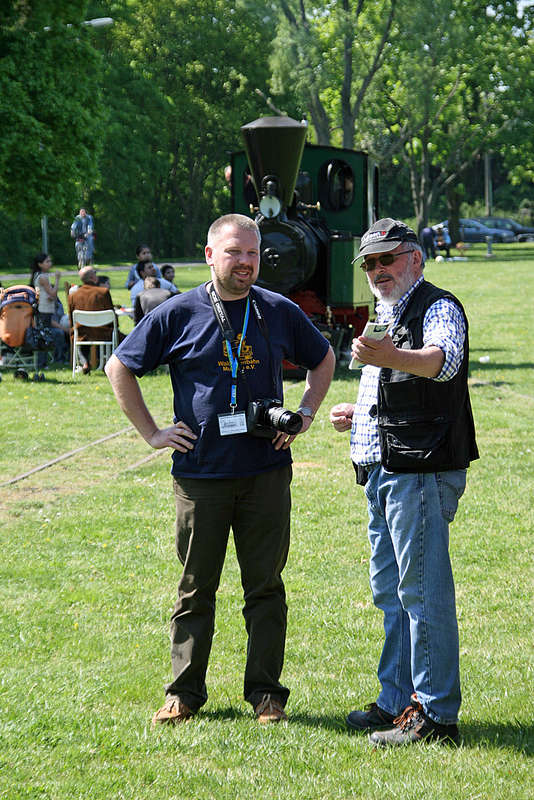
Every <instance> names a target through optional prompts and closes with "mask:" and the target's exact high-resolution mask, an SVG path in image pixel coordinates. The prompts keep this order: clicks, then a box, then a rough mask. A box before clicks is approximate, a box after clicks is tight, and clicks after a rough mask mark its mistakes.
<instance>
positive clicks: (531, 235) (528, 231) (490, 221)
mask: <svg viewBox="0 0 534 800" xmlns="http://www.w3.org/2000/svg"><path fill="white" fill-rule="evenodd" d="M476 219H477V220H478V221H479V222H481V223H482V224H483V225H487V226H488V227H490V228H498V229H499V230H501V231H512V233H513V234H514V236H515V240H516V242H534V228H528V227H526V226H525V225H521V224H520V223H519V222H516V221H515V219H510V218H509V217H476Z"/></svg>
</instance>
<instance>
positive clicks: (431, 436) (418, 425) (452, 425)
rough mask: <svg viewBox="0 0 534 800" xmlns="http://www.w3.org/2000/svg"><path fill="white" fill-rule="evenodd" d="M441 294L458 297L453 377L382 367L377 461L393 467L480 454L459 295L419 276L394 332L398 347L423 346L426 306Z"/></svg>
mask: <svg viewBox="0 0 534 800" xmlns="http://www.w3.org/2000/svg"><path fill="white" fill-rule="evenodd" d="M442 298H446V299H448V300H451V301H452V302H453V303H456V305H457V306H458V308H459V309H460V310H461V312H462V314H463V316H464V319H465V326H466V335H465V343H464V357H463V360H462V364H461V366H460V369H459V371H458V373H457V374H456V375H455V376H454V378H451V380H449V381H435V380H432V379H430V378H419V377H417V376H414V375H410V374H407V373H405V372H399V371H397V370H392V369H389V368H382V369H381V370H380V376H379V384H378V404H377V416H378V420H377V421H378V433H379V438H380V451H381V463H382V466H383V467H385V469H387V470H390V471H391V472H441V471H444V470H449V469H465V468H466V467H468V466H469V462H470V461H473V460H475V459H476V458H478V449H477V445H476V441H475V425H474V422H473V413H472V411H471V401H470V399H469V390H468V387H467V373H468V366H469V339H468V325H467V317H466V316H465V311H464V309H463V307H462V304H461V303H460V301H459V300H458V299H457V298H456V297H454V295H452V294H450V293H449V292H446V291H443V289H439V288H438V287H437V286H433V284H431V283H428V282H427V281H423V282H422V283H421V285H420V286H419V287H418V288H417V289H416V290H415V292H414V293H413V295H412V297H411V298H410V300H409V302H408V305H407V306H406V309H405V310H404V313H403V315H402V317H401V318H400V320H399V322H398V324H397V326H396V327H395V329H394V331H393V333H392V338H393V342H394V344H395V346H396V347H400V348H404V349H409V350H419V349H420V348H422V347H423V318H424V316H425V312H426V311H427V309H428V308H429V307H430V306H431V305H432V303H435V302H436V300H440V299H442Z"/></svg>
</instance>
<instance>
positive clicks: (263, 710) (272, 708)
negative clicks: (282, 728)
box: [254, 694, 287, 725]
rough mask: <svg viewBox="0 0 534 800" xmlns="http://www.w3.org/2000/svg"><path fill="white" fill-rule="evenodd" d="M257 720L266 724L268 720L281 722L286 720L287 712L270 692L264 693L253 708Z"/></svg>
mask: <svg viewBox="0 0 534 800" xmlns="http://www.w3.org/2000/svg"><path fill="white" fill-rule="evenodd" d="M254 711H255V713H256V717H257V719H258V722H260V723H261V724H262V725H266V724H267V723H269V722H282V721H283V720H287V714H286V713H285V711H284V707H283V705H282V704H281V703H280V701H279V700H275V699H274V697H272V695H270V694H264V695H263V698H262V700H261V703H258V705H257V706H256V708H255V709H254Z"/></svg>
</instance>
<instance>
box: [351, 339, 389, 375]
mask: <svg viewBox="0 0 534 800" xmlns="http://www.w3.org/2000/svg"><path fill="white" fill-rule="evenodd" d="M397 352H398V351H397V348H396V347H395V345H394V344H393V340H392V338H391V336H390V335H389V334H386V335H385V336H384V338H383V339H369V338H367V336H358V338H357V339H353V340H352V349H351V355H352V357H353V358H355V359H357V360H358V361H362V362H363V363H364V364H372V365H373V366H375V367H393V365H394V361H395V356H396V355H397Z"/></svg>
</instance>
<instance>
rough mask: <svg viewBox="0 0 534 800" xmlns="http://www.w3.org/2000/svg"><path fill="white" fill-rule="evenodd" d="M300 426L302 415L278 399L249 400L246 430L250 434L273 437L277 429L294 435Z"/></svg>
mask: <svg viewBox="0 0 534 800" xmlns="http://www.w3.org/2000/svg"><path fill="white" fill-rule="evenodd" d="M301 428H302V417H301V416H300V414H294V413H293V412H292V411H288V410H287V408H282V403H281V401H280V400H272V399H264V400H251V401H250V403H249V404H248V409H247V430H248V432H249V433H250V434H252V436H262V437H264V438H266V439H274V437H275V436H276V434H277V433H278V431H283V432H284V433H288V434H289V435H290V436H294V435H295V434H296V433H299V431H300V429H301Z"/></svg>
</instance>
